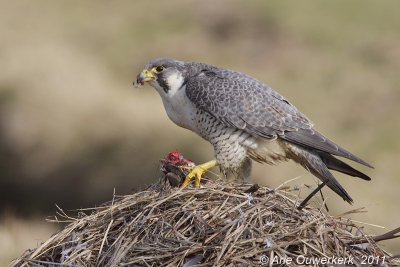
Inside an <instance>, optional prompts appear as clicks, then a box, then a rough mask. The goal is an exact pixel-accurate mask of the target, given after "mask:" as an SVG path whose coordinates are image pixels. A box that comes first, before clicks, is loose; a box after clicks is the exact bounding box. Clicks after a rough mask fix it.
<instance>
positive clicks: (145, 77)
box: [135, 69, 156, 87]
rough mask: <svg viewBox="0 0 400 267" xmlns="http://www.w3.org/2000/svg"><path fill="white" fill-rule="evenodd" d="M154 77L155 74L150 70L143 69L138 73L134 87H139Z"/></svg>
mask: <svg viewBox="0 0 400 267" xmlns="http://www.w3.org/2000/svg"><path fill="white" fill-rule="evenodd" d="M155 78H156V76H155V75H154V73H153V72H152V71H149V70H147V69H144V70H143V71H142V72H141V73H140V74H138V76H137V78H136V85H135V87H139V86H140V85H143V84H144V83H145V82H149V81H151V80H154V79H155Z"/></svg>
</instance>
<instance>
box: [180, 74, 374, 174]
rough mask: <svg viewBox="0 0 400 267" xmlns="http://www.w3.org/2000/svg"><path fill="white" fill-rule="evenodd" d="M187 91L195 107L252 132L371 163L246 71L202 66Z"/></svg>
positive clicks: (188, 84) (187, 86)
mask: <svg viewBox="0 0 400 267" xmlns="http://www.w3.org/2000/svg"><path fill="white" fill-rule="evenodd" d="M186 94H187V96H188V98H189V99H190V100H191V101H192V102H193V103H194V104H195V105H196V106H197V108H200V109H202V110H204V111H206V112H208V113H209V114H211V115H212V116H214V117H216V118H217V119H218V120H220V121H221V122H224V123H226V124H228V125H230V126H233V127H236V128H239V129H243V130H245V131H247V132H248V133H250V134H252V135H253V136H260V137H263V138H271V139H272V138H276V137H280V138H282V139H284V140H286V141H289V142H292V143H295V144H297V145H301V146H304V147H308V148H311V149H316V150H321V151H324V152H328V153H331V154H333V155H337V156H342V157H345V158H348V159H351V160H354V161H356V162H358V163H361V164H364V165H366V166H369V167H371V165H369V164H368V163H366V162H365V161H363V160H362V159H360V158H358V157H356V156H354V155H353V154H351V153H350V152H348V151H346V150H345V149H343V148H341V147H339V146H338V145H336V144H335V143H333V142H332V141H330V140H329V139H327V138H326V137H324V136H323V135H322V134H320V133H318V132H316V131H315V130H313V129H312V128H313V123H312V122H311V121H310V120H309V119H308V118H307V117H306V116H305V115H304V114H302V113H301V112H299V111H298V110H297V108H296V107H295V106H293V105H292V104H291V103H290V102H289V101H287V100H286V99H285V98H284V97H283V96H281V95H280V94H278V93H277V92H276V91H274V90H272V89H271V88H269V87H268V86H266V85H265V84H263V83H261V82H260V81H258V80H256V79H254V78H252V77H250V76H247V75H245V74H242V73H239V72H235V71H230V70H224V69H219V68H216V67H211V66H210V67H209V68H204V69H203V70H202V71H200V72H199V73H197V74H196V75H194V76H192V77H191V78H189V79H188V81H187V83H186Z"/></svg>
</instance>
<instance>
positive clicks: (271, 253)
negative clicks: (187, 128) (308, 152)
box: [14, 180, 400, 266]
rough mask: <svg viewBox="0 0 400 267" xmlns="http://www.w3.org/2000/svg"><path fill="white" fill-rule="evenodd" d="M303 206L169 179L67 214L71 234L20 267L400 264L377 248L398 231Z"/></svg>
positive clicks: (285, 194)
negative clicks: (366, 227) (381, 230)
mask: <svg viewBox="0 0 400 267" xmlns="http://www.w3.org/2000/svg"><path fill="white" fill-rule="evenodd" d="M297 203H298V199H297V197H296V196H295V195H292V194H291V193H290V190H288V189H286V190H279V189H276V190H271V189H269V188H267V187H260V188H258V187H254V186H251V185H249V184H227V183H226V182H224V181H216V182H211V181H210V182H208V183H207V184H206V185H205V186H202V188H200V189H194V188H187V189H184V190H180V189H177V188H173V187H171V186H170V185H169V184H168V183H165V180H161V181H160V182H158V183H157V184H154V185H152V186H150V187H149V188H148V189H147V190H144V191H141V192H137V193H135V194H132V195H127V196H115V197H114V199H113V200H112V201H111V202H110V203H107V204H104V205H103V206H101V207H98V208H94V209H93V210H92V211H90V210H85V211H80V212H79V213H78V217H77V218H71V217H69V216H67V215H66V214H63V213H62V212H60V214H61V215H62V217H63V218H62V220H61V218H58V219H57V222H60V221H64V222H65V221H66V222H68V223H69V224H68V225H67V226H66V227H65V229H64V230H62V231H61V232H59V233H57V234H55V235H54V236H52V237H51V238H50V239H48V240H47V241H46V242H44V243H43V244H42V245H41V246H40V247H38V248H36V249H33V250H28V251H26V252H25V254H24V255H23V256H22V257H21V258H19V259H17V260H16V261H15V262H14V266H36V265H38V266H43V265H45V266H56V264H57V266H58V265H60V264H61V265H62V266H260V265H265V266H267V265H269V263H270V261H271V260H275V262H273V263H274V264H272V265H276V264H275V263H277V262H276V261H277V260H280V263H282V261H286V263H287V260H290V259H292V262H291V263H292V265H297V264H301V263H302V262H299V261H303V260H304V262H303V264H306V263H307V262H305V260H318V259H320V260H323V259H326V260H331V261H334V262H333V263H338V262H337V261H338V259H340V258H342V259H343V260H348V261H350V262H345V264H349V265H351V264H354V265H358V264H361V263H365V261H366V260H369V261H370V263H371V261H372V260H376V261H377V262H373V263H377V264H378V265H381V264H382V263H383V264H384V265H386V264H387V265H392V264H399V263H400V262H399V261H398V259H395V258H392V257H391V256H390V255H389V254H388V253H386V252H385V251H384V250H382V249H381V248H380V247H379V246H378V245H377V244H376V241H379V240H382V239H388V238H394V237H395V234H396V233H397V231H392V232H389V233H387V234H385V235H382V236H377V237H376V236H375V237H371V236H368V235H367V234H365V233H364V232H363V230H362V228H360V227H359V226H357V225H356V224H355V223H353V222H352V221H351V220H350V219H346V218H343V217H341V216H330V215H328V214H327V213H326V212H324V211H323V208H322V207H321V208H316V207H314V208H313V207H305V208H304V209H302V210H298V209H297V208H296V205H297ZM355 212H356V211H355ZM86 213H90V214H86ZM347 214H348V213H347ZM335 259H336V262H335ZM296 261H297V262H296ZM308 263H309V264H308V265H314V264H315V262H308ZM340 263H341V262H339V264H340ZM315 265H316V264H315Z"/></svg>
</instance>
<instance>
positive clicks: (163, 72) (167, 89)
mask: <svg viewBox="0 0 400 267" xmlns="http://www.w3.org/2000/svg"><path fill="white" fill-rule="evenodd" d="M186 75H187V71H186V69H185V63H184V62H182V61H179V60H175V59H171V58H158V59H154V60H151V61H150V62H149V63H147V65H146V66H145V68H144V69H143V71H142V72H141V73H140V74H138V76H137V79H136V82H137V85H143V84H144V83H146V82H148V83H149V84H150V85H151V86H152V87H154V88H155V89H156V90H157V91H159V93H160V94H162V93H164V94H170V93H174V92H176V90H178V89H179V88H180V87H181V86H182V85H183V83H184V82H185V79H186Z"/></svg>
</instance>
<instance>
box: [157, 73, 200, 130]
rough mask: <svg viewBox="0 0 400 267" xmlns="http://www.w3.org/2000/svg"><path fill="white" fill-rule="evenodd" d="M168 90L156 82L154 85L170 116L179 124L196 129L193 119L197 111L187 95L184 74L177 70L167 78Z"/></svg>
mask: <svg viewBox="0 0 400 267" xmlns="http://www.w3.org/2000/svg"><path fill="white" fill-rule="evenodd" d="M166 83H167V84H168V88H169V90H168V92H165V91H164V90H163V88H162V87H160V86H159V85H158V83H156V82H154V83H153V84H152V86H153V87H154V88H155V89H156V90H157V91H158V93H159V94H160V96H161V99H162V101H163V104H164V108H165V110H166V112H167V115H168V117H169V118H170V119H171V120H172V121H173V122H174V123H175V124H177V125H179V126H181V127H183V128H186V129H190V130H192V131H194V130H195V124H194V121H193V120H192V118H193V116H194V114H193V113H194V112H195V110H196V109H195V107H194V105H193V103H192V102H191V101H190V100H189V99H188V97H187V96H186V88H185V85H184V78H183V76H182V74H180V73H179V72H176V73H174V74H171V75H170V76H168V78H167V79H166Z"/></svg>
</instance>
